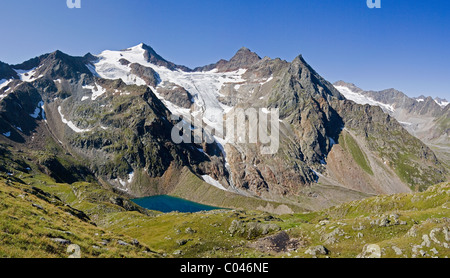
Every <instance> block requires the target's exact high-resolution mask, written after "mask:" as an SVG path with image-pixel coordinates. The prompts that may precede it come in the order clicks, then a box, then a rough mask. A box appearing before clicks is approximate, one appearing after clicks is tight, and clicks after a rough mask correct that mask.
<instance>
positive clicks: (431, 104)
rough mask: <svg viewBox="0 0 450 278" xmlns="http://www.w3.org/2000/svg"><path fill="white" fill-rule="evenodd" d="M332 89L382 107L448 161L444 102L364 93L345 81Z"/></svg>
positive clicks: (449, 121) (449, 117)
mask: <svg viewBox="0 0 450 278" xmlns="http://www.w3.org/2000/svg"><path fill="white" fill-rule="evenodd" d="M334 86H335V87H336V89H338V90H339V91H340V92H341V93H342V94H343V95H344V96H345V97H346V98H347V99H349V100H352V101H354V102H356V103H359V104H370V105H375V106H379V107H381V108H382V109H383V111H385V112H386V113H388V114H389V115H391V116H393V117H394V118H396V119H397V120H398V121H399V123H401V124H402V126H403V127H404V128H405V129H406V130H408V131H409V132H410V133H411V134H412V135H414V136H416V137H418V138H419V139H421V140H422V141H423V142H425V143H427V144H428V145H430V146H431V147H433V148H434V149H435V151H436V153H437V154H438V155H440V156H441V157H442V159H444V160H446V161H447V162H448V161H450V160H449V153H450V112H449V110H450V105H449V104H450V103H449V102H448V101H447V100H446V99H440V98H434V99H433V98H432V97H429V96H428V97H425V96H419V97H408V96H407V95H406V94H404V93H403V92H400V91H398V90H395V89H387V90H383V91H364V90H362V89H360V88H358V87H357V86H356V85H354V84H351V83H346V82H344V81H338V82H336V83H334Z"/></svg>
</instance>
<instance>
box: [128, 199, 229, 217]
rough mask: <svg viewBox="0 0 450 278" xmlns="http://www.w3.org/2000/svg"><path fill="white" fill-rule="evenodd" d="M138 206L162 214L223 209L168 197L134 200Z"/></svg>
mask: <svg viewBox="0 0 450 278" xmlns="http://www.w3.org/2000/svg"><path fill="white" fill-rule="evenodd" d="M132 201H133V202H134V203H136V204H137V205H139V206H141V207H143V208H146V209H149V210H156V211H160V212H164V213H167V212H173V211H178V212H199V211H205V210H215V209H221V208H218V207H212V206H207V205H203V204H199V203H195V202H191V201H188V200H185V199H181V198H176V197H172V196H168V195H159V196H151V197H145V198H139V199H133V200H132Z"/></svg>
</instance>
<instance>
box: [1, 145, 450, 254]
mask: <svg viewBox="0 0 450 278" xmlns="http://www.w3.org/2000/svg"><path fill="white" fill-rule="evenodd" d="M55 148H57V147H55ZM0 151H1V154H2V156H1V162H2V164H1V165H3V169H2V173H1V174H0V198H1V200H2V202H1V203H0V206H1V207H2V209H1V211H0V243H1V244H0V256H1V257H18V258H43V257H51V258H55V257H56V258H65V257H69V256H80V257H82V258H96V257H113V258H123V257H133V258H135V257H146V258H149V257H150V258H155V257H169V258H194V257H200V258H257V257H266V258H274V257H280V258H281V257H284V258H311V257H313V258H316V257H319V258H325V257H331V258H355V257H370V258H380V257H381V258H430V257H433V258H435V257H437V258H447V257H448V256H449V255H450V253H449V244H450V234H449V229H450V222H449V219H450V184H449V183H442V184H439V185H435V186H431V187H429V188H428V189H427V190H425V191H424V192H421V193H408V194H407V193H402V194H394V195H383V196H376V197H371V198H367V199H364V200H358V201H352V202H349V203H345V204H340V205H338V206H334V207H330V208H328V209H325V210H320V211H315V212H300V213H299V212H296V213H294V212H289V213H287V214H286V212H284V213H281V214H273V213H267V212H261V211H255V210H247V209H239V210H236V209H234V210H214V211H209V212H198V213H175V212H174V213H166V214H162V213H159V212H155V211H148V210H145V209H143V208H140V207H138V206H136V205H134V203H132V202H131V201H130V200H129V199H128V198H126V197H123V196H121V195H118V194H115V193H113V192H111V191H110V190H108V189H105V188H104V187H102V186H100V185H99V184H98V183H96V182H95V181H92V182H85V181H84V182H74V183H71V184H69V183H61V182H57V181H55V179H53V178H52V177H50V176H48V175H47V174H45V171H44V172H42V171H43V170H44V168H42V166H41V165H40V164H39V160H40V157H41V156H42V152H35V153H34V152H33V153H25V152H23V151H17V150H16V149H14V148H12V147H10V146H5V145H2V147H1V148H0ZM62 158H64V155H61V159H62ZM3 171H4V172H3ZM217 190H218V189H217ZM216 195H217V194H216ZM236 196H239V195H236ZM244 203H245V204H247V203H246V202H245V200H244V202H243V203H241V204H244ZM235 204H236V203H235ZM247 205H248V204H247ZM254 205H255V204H254ZM72 250H75V252H73V251H72ZM78 250H79V251H80V252H78ZM68 251H70V252H68Z"/></svg>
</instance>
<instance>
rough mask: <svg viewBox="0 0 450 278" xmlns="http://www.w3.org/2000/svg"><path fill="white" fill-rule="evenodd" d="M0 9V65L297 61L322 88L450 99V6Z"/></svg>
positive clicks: (109, 1)
mask: <svg viewBox="0 0 450 278" xmlns="http://www.w3.org/2000/svg"><path fill="white" fill-rule="evenodd" d="M81 4H82V7H81V9H68V8H67V6H66V0H43V1H36V0H1V2H0V11H2V16H1V17H0V26H2V31H1V33H2V35H1V37H2V40H1V43H0V60H1V61H4V62H7V63H10V64H15V63H20V62H22V61H24V60H27V59H29V58H32V57H35V56H38V55H40V54H43V53H48V52H52V51H54V50H56V49H59V50H62V51H64V52H66V53H68V54H71V55H84V54H85V53H87V52H91V53H93V54H98V53H100V52H101V51H102V50H105V49H123V48H127V47H129V46H133V45H137V44H139V43H140V42H145V43H147V44H149V45H151V46H152V47H153V48H154V49H155V50H156V51H157V52H158V53H159V54H160V55H161V56H163V57H165V58H166V59H167V60H170V61H172V62H174V63H177V64H183V65H186V66H189V67H196V66H201V65H205V64H210V63H213V62H216V61H217V60H219V59H221V58H224V59H229V58H231V57H232V56H233V54H234V53H235V52H236V51H237V50H238V49H239V48H240V47H242V46H246V47H248V48H250V49H251V50H252V51H255V52H256V53H258V54H259V55H260V56H262V57H264V56H269V57H271V58H277V57H279V58H282V59H285V60H288V61H292V60H293V59H294V58H295V57H296V56H297V55H299V54H303V56H304V58H305V59H306V60H307V61H308V63H310V64H311V66H312V67H313V68H315V69H316V70H317V72H319V74H321V75H322V76H323V77H324V78H326V79H327V80H329V81H331V82H334V81H337V80H340V79H342V80H345V81H348V82H353V83H355V84H356V85H358V86H360V87H361V88H363V89H367V90H369V89H370V90H381V89H386V88H396V89H399V90H401V91H403V92H405V93H407V94H408V95H410V96H418V95H420V94H425V95H431V96H440V97H445V98H447V99H450V1H447V0H427V1H425V0H421V1H416V0H414V1H413V0H381V5H382V7H381V9H369V8H367V5H366V0H291V1H289V0H286V1H283V0H271V1H268V0H240V1H237V0H179V1H176V0H128V1H127V0H81Z"/></svg>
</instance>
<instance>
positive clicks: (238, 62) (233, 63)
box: [194, 47, 262, 72]
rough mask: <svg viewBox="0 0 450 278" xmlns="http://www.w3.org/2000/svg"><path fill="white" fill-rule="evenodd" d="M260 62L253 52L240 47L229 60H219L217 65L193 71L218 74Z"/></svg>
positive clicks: (245, 67)
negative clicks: (212, 71)
mask: <svg viewBox="0 0 450 278" xmlns="http://www.w3.org/2000/svg"><path fill="white" fill-rule="evenodd" d="M261 60H262V59H261V57H259V56H258V54H256V53H255V52H252V51H251V50H250V49H248V48H247V47H241V48H240V49H239V50H238V51H237V52H236V54H234V56H233V57H232V58H231V59H230V60H228V61H227V60H225V59H221V60H219V61H218V62H217V63H214V64H210V65H207V66H203V67H197V68H195V69H194V71H210V70H213V69H217V71H219V72H230V71H235V70H238V69H247V68H249V67H250V66H252V65H254V64H256V63H258V62H259V61H261Z"/></svg>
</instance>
